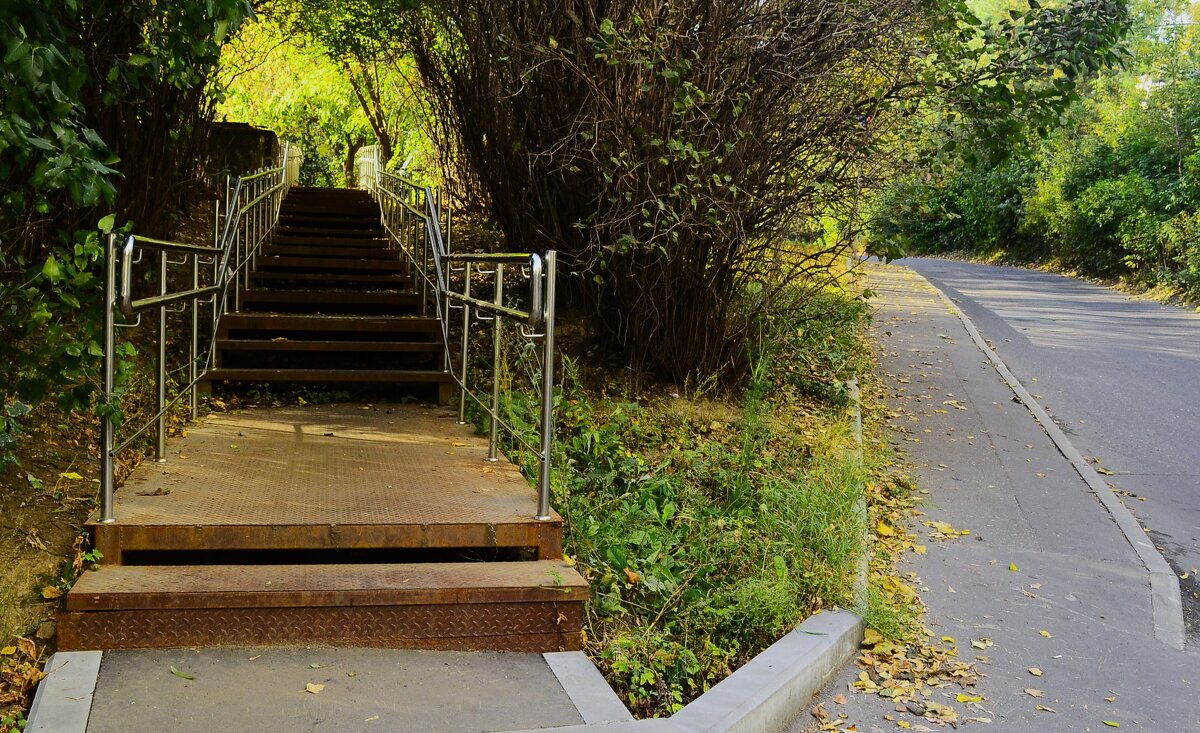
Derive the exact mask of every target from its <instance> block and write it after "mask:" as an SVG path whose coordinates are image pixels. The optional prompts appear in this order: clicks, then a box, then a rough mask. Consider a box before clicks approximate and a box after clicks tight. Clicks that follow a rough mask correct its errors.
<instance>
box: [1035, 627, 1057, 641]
mask: <svg viewBox="0 0 1200 733" xmlns="http://www.w3.org/2000/svg"><path fill="white" fill-rule="evenodd" d="M1038 633H1039V634H1041V635H1042V636H1044V637H1046V638H1047V639H1053V638H1054V634H1051V633H1050V632H1049V631H1046V630H1045V629H1042V630H1041V631H1039V632H1038Z"/></svg>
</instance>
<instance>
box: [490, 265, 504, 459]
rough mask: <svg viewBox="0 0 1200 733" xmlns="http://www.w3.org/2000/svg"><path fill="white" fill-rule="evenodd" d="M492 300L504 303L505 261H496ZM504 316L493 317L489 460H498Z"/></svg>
mask: <svg viewBox="0 0 1200 733" xmlns="http://www.w3.org/2000/svg"><path fill="white" fill-rule="evenodd" d="M492 302H493V303H495V304H496V305H504V263H503V262H497V263H496V293H495V297H494V298H493V299H492ZM503 320H504V319H503V318H501V317H500V315H499V314H496V315H495V316H493V317H492V410H491V412H492V419H491V423H490V425H489V426H488V457H487V459H488V460H489V461H497V460H499V458H497V456H496V443H497V439H498V437H499V422H500V419H499V415H500V351H501V349H500V335H501V334H500V332H501V329H502V326H501V325H500V324H501V323H502V322H503Z"/></svg>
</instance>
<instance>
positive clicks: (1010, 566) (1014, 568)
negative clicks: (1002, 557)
mask: <svg viewBox="0 0 1200 733" xmlns="http://www.w3.org/2000/svg"><path fill="white" fill-rule="evenodd" d="M1008 569H1009V570H1011V571H1013V572H1014V573H1015V572H1018V571H1020V570H1021V568H1019V567H1017V564H1016V563H1015V562H1010V563H1009V564H1008Z"/></svg>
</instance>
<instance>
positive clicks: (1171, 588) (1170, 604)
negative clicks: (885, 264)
mask: <svg viewBox="0 0 1200 733" xmlns="http://www.w3.org/2000/svg"><path fill="white" fill-rule="evenodd" d="M905 269H907V270H908V271H909V272H911V273H913V274H914V275H916V276H917V277H918V278H920V279H921V281H922V282H924V283H926V284H927V285H929V287H930V288H933V290H934V292H936V293H937V294H938V296H939V297H941V299H942V301H943V302H944V303H945V304H946V307H947V308H948V309H949V310H950V312H951V313H953V314H954V315H956V316H958V319H959V320H960V321H962V324H963V326H964V327H965V328H966V329H967V333H968V334H970V336H971V340H972V341H974V342H975V345H976V346H977V347H979V350H980V351H982V352H983V353H984V354H985V355H986V356H987V357H988V359H989V360H990V361H991V362H992V366H993V367H994V368H995V370H996V371H997V372H998V373H999V374H1000V377H1001V378H1002V379H1003V380H1004V382H1005V383H1006V384H1007V385H1008V386H1009V388H1010V389H1011V390H1012V391H1013V394H1014V395H1016V398H1017V399H1018V400H1019V401H1020V402H1021V404H1023V405H1025V407H1026V408H1027V409H1028V410H1029V412H1031V413H1032V414H1033V417H1034V418H1035V419H1036V420H1037V421H1038V423H1040V424H1041V426H1042V429H1043V430H1045V431H1046V434H1047V435H1049V436H1050V439H1051V440H1052V441H1054V445H1055V446H1056V447H1057V448H1058V450H1059V452H1060V453H1062V455H1063V457H1064V458H1066V459H1067V460H1068V461H1069V462H1070V463H1071V466H1072V467H1074V469H1075V472H1076V473H1078V474H1079V477H1080V478H1082V479H1083V481H1084V483H1086V484H1087V485H1088V488H1090V489H1091V490H1092V493H1093V494H1095V496H1096V498H1097V499H1099V500H1100V503H1101V504H1103V505H1104V508H1105V509H1107V510H1108V513H1109V516H1111V517H1112V518H1113V521H1114V522H1116V525H1117V528H1118V529H1120V530H1121V534H1123V535H1124V536H1125V539H1126V540H1127V541H1128V542H1129V544H1130V545H1132V546H1133V550H1134V552H1135V553H1136V554H1137V556H1138V559H1139V560H1141V562H1142V565H1143V566H1144V567H1145V568H1146V571H1147V573H1149V576H1150V577H1149V580H1150V608H1151V611H1152V614H1153V623H1154V638H1155V639H1158V640H1159V641H1161V642H1162V643H1164V644H1166V645H1167V646H1170V647H1171V648H1173V649H1180V650H1182V649H1183V648H1184V626H1183V598H1182V595H1181V593H1180V590H1179V578H1177V577H1176V576H1175V572H1174V571H1173V570H1171V566H1170V565H1168V564H1167V561H1166V559H1165V558H1164V557H1163V556H1162V553H1160V552H1159V551H1158V549H1157V548H1155V547H1154V545H1153V544H1152V543H1151V542H1150V541H1149V540H1148V539H1146V533H1145V532H1144V531H1143V530H1142V527H1141V525H1140V524H1138V521H1137V519H1135V518H1134V516H1133V514H1132V513H1131V512H1130V511H1129V508H1128V507H1126V506H1125V505H1124V504H1122V503H1121V500H1120V499H1118V498H1117V496H1116V494H1114V493H1113V491H1112V488H1111V487H1110V486H1109V485H1108V483H1107V482H1105V480H1104V479H1103V478H1102V477H1101V476H1100V474H1098V473H1096V469H1094V468H1092V465H1091V464H1090V463H1088V462H1087V461H1086V460H1084V457H1083V454H1082V453H1080V452H1079V449H1077V448H1076V447H1075V446H1074V444H1072V443H1071V441H1070V439H1069V438H1067V436H1066V434H1064V433H1063V431H1062V429H1061V428H1059V427H1058V424H1057V423H1055V422H1054V419H1053V418H1051V417H1050V414H1049V413H1047V412H1046V410H1045V408H1043V407H1042V406H1041V404H1040V403H1039V402H1038V401H1037V400H1036V399H1035V398H1034V396H1033V395H1032V394H1031V393H1030V392H1029V390H1027V389H1025V386H1024V385H1023V384H1021V382H1020V380H1018V379H1017V377H1016V376H1015V375H1014V374H1013V373H1012V371H1011V370H1009V368H1008V365H1007V364H1005V363H1004V361H1003V360H1002V359H1001V358H1000V355H999V354H997V353H996V352H995V350H993V349H992V347H991V346H989V345H988V343H987V341H986V340H985V339H984V338H983V336H982V335H981V334H980V333H979V329H977V328H975V324H974V323H973V322H972V321H971V319H970V317H969V316H967V314H966V313H965V312H964V311H963V309H962V308H959V307H958V304H956V303H955V302H954V301H953V300H951V299H950V298H949V297H948V296H947V295H946V294H945V293H944V292H942V289H941V288H939V287H937V286H936V285H934V284H933V283H932V282H930V281H929V279H928V278H926V277H925V276H923V275H921V274H920V273H919V272H917V271H916V270H913V269H912V268H905Z"/></svg>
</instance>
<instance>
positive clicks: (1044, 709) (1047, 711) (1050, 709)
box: [1035, 705, 1058, 713]
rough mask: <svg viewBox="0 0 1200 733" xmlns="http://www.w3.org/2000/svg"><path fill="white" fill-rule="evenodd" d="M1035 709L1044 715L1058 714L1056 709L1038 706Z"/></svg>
mask: <svg viewBox="0 0 1200 733" xmlns="http://www.w3.org/2000/svg"><path fill="white" fill-rule="evenodd" d="M1035 709H1037V710H1040V711H1042V712H1043V713H1057V712H1058V711H1057V710H1055V709H1054V708H1048V707H1046V706H1045V705H1037V706H1035Z"/></svg>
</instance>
